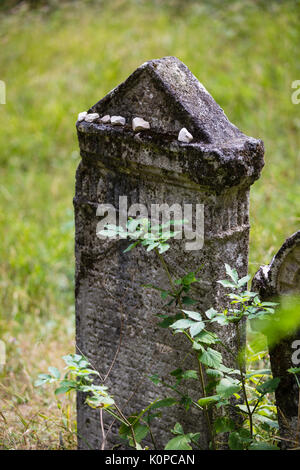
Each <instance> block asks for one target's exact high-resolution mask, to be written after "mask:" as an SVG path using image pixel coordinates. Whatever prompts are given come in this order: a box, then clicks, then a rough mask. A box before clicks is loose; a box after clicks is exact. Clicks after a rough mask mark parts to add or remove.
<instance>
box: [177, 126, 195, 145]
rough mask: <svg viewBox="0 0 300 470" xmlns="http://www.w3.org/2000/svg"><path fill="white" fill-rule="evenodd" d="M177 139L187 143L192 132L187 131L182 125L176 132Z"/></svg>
mask: <svg viewBox="0 0 300 470" xmlns="http://www.w3.org/2000/svg"><path fill="white" fill-rule="evenodd" d="M178 140H179V141H180V142H185V143H186V144H188V143H190V142H192V140H193V136H192V134H190V133H189V131H188V130H187V129H186V128H185V127H183V128H182V129H181V130H180V132H179V134H178Z"/></svg>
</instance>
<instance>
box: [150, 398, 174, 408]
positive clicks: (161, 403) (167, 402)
mask: <svg viewBox="0 0 300 470" xmlns="http://www.w3.org/2000/svg"><path fill="white" fill-rule="evenodd" d="M177 403H178V401H177V400H175V398H173V397H168V398H163V399H162V400H158V401H156V402H154V403H153V405H151V409H152V410H155V409H156V408H165V407H167V406H173V405H176V404H177Z"/></svg>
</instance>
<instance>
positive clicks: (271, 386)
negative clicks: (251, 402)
mask: <svg viewBox="0 0 300 470" xmlns="http://www.w3.org/2000/svg"><path fill="white" fill-rule="evenodd" d="M279 382H280V378H279V377H275V378H274V379H270V380H267V381H266V382H264V383H263V384H261V385H258V386H257V387H256V390H257V391H258V393H261V394H262V395H265V394H266V393H272V392H275V390H276V388H277V386H278V384H279Z"/></svg>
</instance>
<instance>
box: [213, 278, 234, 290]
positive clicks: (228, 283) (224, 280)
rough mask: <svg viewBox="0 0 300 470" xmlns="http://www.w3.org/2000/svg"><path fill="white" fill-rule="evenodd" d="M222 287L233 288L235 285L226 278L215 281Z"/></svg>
mask: <svg viewBox="0 0 300 470" xmlns="http://www.w3.org/2000/svg"><path fill="white" fill-rule="evenodd" d="M217 282H218V283H219V284H221V285H222V286H223V287H230V288H231V289H235V288H236V287H237V286H236V284H233V282H230V281H228V280H227V279H222V280H221V281H217Z"/></svg>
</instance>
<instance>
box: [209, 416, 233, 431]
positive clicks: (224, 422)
mask: <svg viewBox="0 0 300 470" xmlns="http://www.w3.org/2000/svg"><path fill="white" fill-rule="evenodd" d="M214 428H215V431H216V433H217V434H220V433H222V432H230V431H234V429H235V423H234V421H233V420H232V419H230V418H227V417H226V416H222V417H219V418H216V420H215V422H214Z"/></svg>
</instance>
